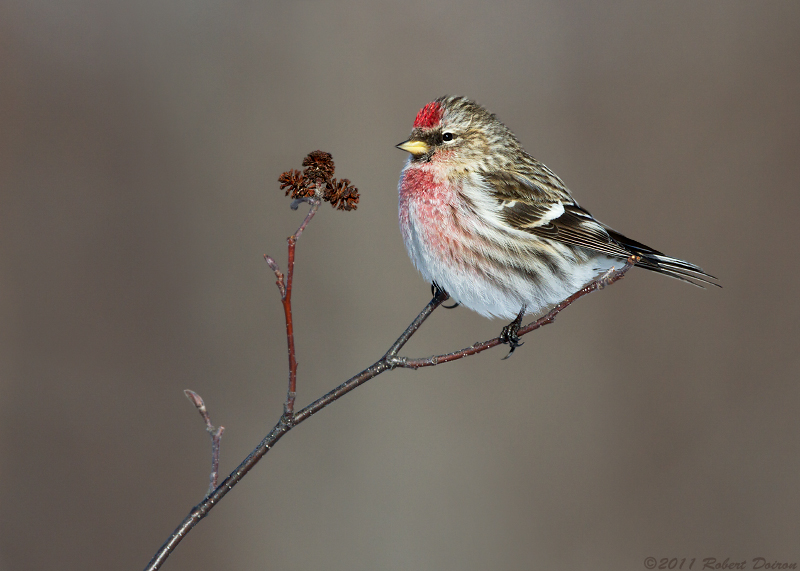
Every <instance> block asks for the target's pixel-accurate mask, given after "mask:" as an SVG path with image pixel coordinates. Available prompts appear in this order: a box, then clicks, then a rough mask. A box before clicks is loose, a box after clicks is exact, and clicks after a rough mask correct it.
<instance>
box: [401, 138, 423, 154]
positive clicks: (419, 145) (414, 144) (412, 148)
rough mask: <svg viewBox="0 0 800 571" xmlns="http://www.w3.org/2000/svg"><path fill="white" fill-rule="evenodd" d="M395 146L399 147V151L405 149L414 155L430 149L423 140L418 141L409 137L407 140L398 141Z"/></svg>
mask: <svg viewBox="0 0 800 571" xmlns="http://www.w3.org/2000/svg"><path fill="white" fill-rule="evenodd" d="M397 148H398V149H400V150H401V151H406V152H408V153H411V154H412V155H414V156H415V157H417V156H419V155H424V154H425V153H427V152H428V151H430V150H431V148H430V147H429V146H428V144H427V143H425V142H424V141H418V140H413V139H409V140H408V141H404V142H402V143H400V144H399V145H397Z"/></svg>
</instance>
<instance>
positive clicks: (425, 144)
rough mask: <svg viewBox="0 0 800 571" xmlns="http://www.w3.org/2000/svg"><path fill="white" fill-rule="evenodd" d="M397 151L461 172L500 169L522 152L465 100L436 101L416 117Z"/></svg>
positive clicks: (498, 124) (500, 126) (490, 116)
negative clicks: (409, 134) (461, 168)
mask: <svg viewBox="0 0 800 571" xmlns="http://www.w3.org/2000/svg"><path fill="white" fill-rule="evenodd" d="M397 148H399V149H402V150H404V151H407V152H409V153H411V161H412V162H440V163H446V164H447V165H448V166H454V167H456V166H461V167H465V168H470V167H475V166H482V167H486V168H502V166H504V165H507V164H509V163H512V162H513V161H514V156H515V155H518V154H519V153H520V152H524V151H522V149H521V147H520V145H519V142H518V141H517V139H516V137H514V134H513V133H512V132H511V131H509V130H508V128H507V127H506V126H505V125H503V124H502V123H501V122H500V121H498V119H497V117H495V116H494V114H492V113H489V112H488V111H487V110H486V109H484V108H483V107H481V106H480V105H478V104H477V103H475V102H474V101H470V100H469V99H466V98H465V97H448V96H445V97H440V98H439V99H436V100H435V101H432V102H431V103H428V104H427V105H426V106H425V107H423V108H422V109H420V111H419V113H417V118H416V120H415V121H414V129H413V130H412V131H411V136H410V137H409V138H408V140H407V141H404V142H402V143H400V144H399V145H397Z"/></svg>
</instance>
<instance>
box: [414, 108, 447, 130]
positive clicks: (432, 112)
mask: <svg viewBox="0 0 800 571" xmlns="http://www.w3.org/2000/svg"><path fill="white" fill-rule="evenodd" d="M443 114H444V109H442V106H441V105H440V104H439V103H438V102H436V101H433V102H431V103H428V104H427V105H426V106H425V107H423V108H422V109H420V110H419V113H417V118H416V119H414V127H415V128H416V127H421V128H423V129H430V128H431V127H435V126H436V125H438V124H439V121H441V120H442V115H443Z"/></svg>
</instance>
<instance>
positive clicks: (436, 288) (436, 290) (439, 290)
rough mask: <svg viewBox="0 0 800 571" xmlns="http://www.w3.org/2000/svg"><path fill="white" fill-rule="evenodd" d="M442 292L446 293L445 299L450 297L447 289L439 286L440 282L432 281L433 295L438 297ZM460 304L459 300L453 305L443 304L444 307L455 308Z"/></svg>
mask: <svg viewBox="0 0 800 571" xmlns="http://www.w3.org/2000/svg"><path fill="white" fill-rule="evenodd" d="M440 293H443V294H444V295H445V299H447V298H448V297H450V296H449V295H448V294H447V292H446V291H444V290H443V289H442V288H440V287H439V286H438V284H436V282H434V283H432V284H431V294H433V297H437V296H438V295H439V294H440ZM459 305H461V304H460V303H458V302H455V303H454V304H453V305H442V307H444V308H445V309H454V308H456V307H458V306H459Z"/></svg>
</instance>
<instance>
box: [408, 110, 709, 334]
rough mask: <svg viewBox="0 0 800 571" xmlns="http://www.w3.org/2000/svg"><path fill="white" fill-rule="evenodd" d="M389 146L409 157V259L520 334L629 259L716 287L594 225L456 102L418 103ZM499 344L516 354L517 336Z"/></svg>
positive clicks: (510, 142) (685, 266)
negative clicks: (530, 318)
mask: <svg viewBox="0 0 800 571" xmlns="http://www.w3.org/2000/svg"><path fill="white" fill-rule="evenodd" d="M397 147H398V148H400V149H402V150H404V151H407V152H409V153H410V154H411V156H410V157H409V159H408V162H407V163H406V165H405V167H404V168H403V171H402V173H401V176H400V184H399V194H400V229H401V231H402V233H403V240H404V241H405V245H406V248H407V249H408V254H409V256H410V257H411V261H412V262H413V263H414V265H415V266H416V267H417V269H418V270H419V271H420V272H421V273H422V275H423V277H424V278H425V279H426V280H427V281H429V282H431V283H432V284H434V285H435V286H436V287H439V288H440V289H442V290H444V291H445V292H447V293H448V294H449V295H450V297H451V298H452V299H453V300H454V301H456V302H457V303H459V304H461V305H464V306H466V307H468V308H470V309H472V310H474V311H477V312H478V313H480V314H483V315H486V316H489V317H492V316H495V317H502V318H505V319H511V318H514V317H515V316H516V318H517V319H515V323H516V325H517V328H518V326H519V322H520V321H521V319H522V316H523V315H525V314H528V313H534V314H539V313H542V312H543V311H544V310H546V309H548V308H550V307H552V306H554V305H556V304H558V303H560V302H562V301H564V300H565V299H567V298H568V297H570V296H571V295H573V294H575V293H576V292H578V291H579V290H580V289H582V288H583V287H585V286H587V285H588V284H591V283H592V282H594V281H597V280H602V279H603V277H604V276H606V275H608V274H609V272H613V271H615V270H620V269H621V268H622V267H623V266H624V265H625V263H626V261H630V262H632V263H635V265H636V266H639V267H641V268H645V269H648V270H652V271H655V272H658V273H661V274H665V275H667V276H671V277H674V278H678V279H680V280H683V281H687V282H689V283H692V284H694V285H701V287H702V284H704V283H705V284H712V285H717V284H714V282H712V281H710V280H713V279H715V278H714V277H713V276H711V275H709V274H707V273H705V272H704V271H703V270H702V269H700V268H699V267H697V266H696V265H694V264H690V263H689V262H685V261H683V260H679V259H677V258H671V257H669V256H665V255H664V254H662V253H661V252H659V251H657V250H654V249H652V248H649V247H648V246H645V245H644V244H641V243H639V242H636V241H635V240H631V239H630V238H626V237H625V236H623V235H622V234H620V233H619V232H616V231H614V230H612V229H611V228H609V227H607V226H605V225H604V224H602V223H600V222H598V221H597V220H595V219H594V218H593V217H592V215H591V214H589V212H587V211H586V210H585V209H583V208H581V207H580V206H578V203H577V202H575V200H574V199H573V198H572V196H571V194H570V192H569V190H567V187H566V186H565V185H564V183H563V182H562V181H561V179H560V178H559V177H558V176H556V174H555V173H553V172H552V171H551V170H550V169H548V168H547V167H546V166H545V165H543V164H542V163H540V162H539V161H537V160H536V159H535V158H533V157H532V156H531V155H529V154H528V153H527V152H525V150H524V149H523V148H522V146H521V145H520V143H519V141H518V140H517V138H516V137H515V136H514V134H513V133H512V132H511V131H509V129H508V128H507V127H506V126H505V125H504V124H503V123H501V122H500V121H499V120H498V119H497V118H496V117H495V116H494V115H493V114H491V113H489V112H488V111H486V109H484V108H483V107H481V106H480V105H478V104H477V103H474V102H473V101H470V100H468V99H466V98H464V97H440V98H439V99H437V100H435V101H433V102H431V103H428V104H427V105H425V107H423V108H422V109H421V110H420V111H419V113H418V114H417V117H416V120H415V121H414V128H413V130H412V131H411V136H410V137H409V139H408V140H407V141H405V142H403V143H400V144H399V145H397ZM512 325H513V323H512ZM506 333H509V332H508V331H505V330H504V334H506ZM505 341H507V342H509V343H510V344H511V348H512V350H513V349H514V347H515V346H516V345H518V344H519V343H518V342H517V339H516V330H512V331H510V335H507V339H505Z"/></svg>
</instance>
